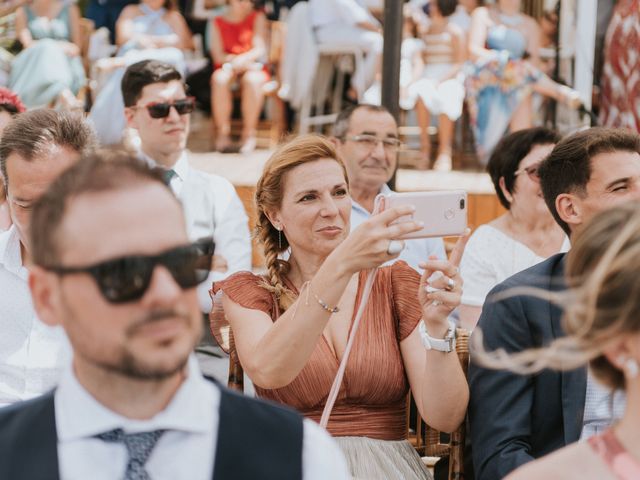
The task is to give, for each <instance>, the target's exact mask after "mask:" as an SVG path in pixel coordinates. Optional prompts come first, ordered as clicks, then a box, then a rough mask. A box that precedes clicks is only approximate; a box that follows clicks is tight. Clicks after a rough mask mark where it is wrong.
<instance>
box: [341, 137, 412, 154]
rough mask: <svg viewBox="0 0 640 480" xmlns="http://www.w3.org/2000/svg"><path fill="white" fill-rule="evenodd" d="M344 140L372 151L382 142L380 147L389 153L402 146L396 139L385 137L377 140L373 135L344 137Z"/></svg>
mask: <svg viewBox="0 0 640 480" xmlns="http://www.w3.org/2000/svg"><path fill="white" fill-rule="evenodd" d="M345 140H351V141H352V142H356V143H357V144H358V145H361V146H362V147H363V148H366V149H368V150H373V149H374V148H376V147H377V146H378V142H382V146H383V148H384V149H385V150H387V151H389V152H396V151H398V149H399V148H400V145H402V142H401V141H400V140H398V139H397V138H393V137H386V138H378V137H376V136H375V135H367V134H362V135H354V136H352V137H345Z"/></svg>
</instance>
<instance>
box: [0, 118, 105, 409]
mask: <svg viewBox="0 0 640 480" xmlns="http://www.w3.org/2000/svg"><path fill="white" fill-rule="evenodd" d="M94 146H95V136H94V133H93V131H92V130H91V127H90V126H89V125H88V124H87V123H86V122H85V121H84V120H83V119H82V117H80V116H76V115H72V114H70V113H64V112H58V111H54V110H45V109H41V110H32V111H29V112H26V113H21V114H19V115H17V116H16V117H14V119H13V120H12V121H11V122H10V123H9V124H8V125H7V127H6V128H5V130H4V132H3V134H2V138H1V139H0V170H1V172H2V178H3V179H4V182H5V185H6V186H7V189H6V195H7V201H8V205H9V214H10V216H11V221H12V225H11V227H10V228H9V230H7V231H6V232H3V233H0V406H5V405H7V404H10V403H14V402H17V401H20V400H26V399H29V398H32V397H35V396H38V395H41V394H42V393H44V392H46V391H47V390H49V389H51V388H52V387H53V386H55V384H56V383H57V381H58V378H59V373H60V370H61V368H62V367H63V365H64V364H65V363H66V362H68V360H69V345H68V342H67V339H66V338H65V335H64V332H63V331H62V330H61V329H60V328H51V327H48V326H46V325H44V324H43V323H42V322H40V320H39V319H38V318H37V316H36V313H35V312H34V310H33V305H32V302H31V294H30V293H29V286H28V284H27V277H28V272H27V268H26V266H28V265H29V263H30V262H31V244H30V242H29V229H30V227H29V222H30V218H31V209H32V207H33V204H34V203H35V202H36V201H37V200H38V198H39V197H40V196H41V195H42V194H43V193H44V191H45V190H46V189H47V187H48V186H49V184H50V183H51V182H52V181H53V180H54V179H55V178H56V177H57V176H58V175H59V174H60V173H61V172H62V171H63V170H65V169H66V168H68V167H69V166H70V165H72V164H73V163H75V162H76V161H77V160H78V159H79V158H80V155H81V154H82V153H84V152H86V151H89V150H91V149H93V148H94Z"/></svg>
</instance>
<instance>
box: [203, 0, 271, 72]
mask: <svg viewBox="0 0 640 480" xmlns="http://www.w3.org/2000/svg"><path fill="white" fill-rule="evenodd" d="M258 13H259V12H258V11H257V10H254V11H253V12H251V13H250V14H249V15H247V16H246V17H245V19H244V20H242V21H240V22H238V23H232V22H230V21H228V20H227V19H225V18H224V16H223V15H220V16H218V17H216V18H215V19H214V20H213V22H214V24H215V26H216V28H217V29H218V32H219V33H220V39H221V40H222V49H223V50H224V53H228V54H231V55H240V54H243V53H246V52H248V51H249V50H251V49H252V48H253V37H254V34H255V23H256V18H257V16H258ZM220 67H222V64H220V63H216V64H215V65H214V69H215V70H217V69H218V68H220ZM266 72H267V71H266V70H265V73H266Z"/></svg>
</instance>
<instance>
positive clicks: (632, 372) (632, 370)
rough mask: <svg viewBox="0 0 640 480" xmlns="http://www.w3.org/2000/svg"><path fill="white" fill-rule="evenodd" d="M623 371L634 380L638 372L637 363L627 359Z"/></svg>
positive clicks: (633, 359)
mask: <svg viewBox="0 0 640 480" xmlns="http://www.w3.org/2000/svg"><path fill="white" fill-rule="evenodd" d="M624 370H625V372H626V373H627V375H629V377H630V378H636V377H637V376H638V373H639V371H640V367H639V366H638V362H637V361H636V359H635V358H627V359H626V360H625V362H624Z"/></svg>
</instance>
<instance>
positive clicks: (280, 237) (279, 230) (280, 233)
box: [276, 227, 282, 250]
mask: <svg viewBox="0 0 640 480" xmlns="http://www.w3.org/2000/svg"><path fill="white" fill-rule="evenodd" d="M276 230H278V250H282V229H281V228H280V227H276Z"/></svg>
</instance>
